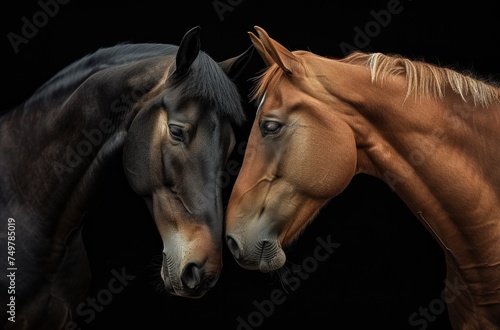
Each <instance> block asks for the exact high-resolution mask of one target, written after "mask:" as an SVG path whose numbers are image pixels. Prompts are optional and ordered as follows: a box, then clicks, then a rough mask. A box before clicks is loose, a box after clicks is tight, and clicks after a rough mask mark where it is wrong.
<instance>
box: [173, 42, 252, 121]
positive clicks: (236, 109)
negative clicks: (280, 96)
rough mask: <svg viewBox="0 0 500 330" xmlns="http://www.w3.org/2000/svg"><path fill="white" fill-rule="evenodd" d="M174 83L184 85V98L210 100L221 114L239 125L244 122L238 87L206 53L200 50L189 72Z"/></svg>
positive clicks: (211, 105)
mask: <svg viewBox="0 0 500 330" xmlns="http://www.w3.org/2000/svg"><path fill="white" fill-rule="evenodd" d="M173 83H174V86H175V85H182V88H180V90H181V93H182V98H184V99H198V100H201V101H203V102H208V105H209V106H210V107H212V108H215V111H218V112H219V115H221V116H226V117H229V118H230V119H231V120H232V121H233V122H234V123H236V124H237V125H242V124H243V123H244V121H245V113H244V111H243V107H242V105H241V99H240V94H239V92H238V89H237V87H236V86H235V85H234V83H233V82H232V81H231V79H229V77H228V76H227V75H226V74H225V73H224V71H223V70H222V69H221V68H220V66H219V65H218V64H217V63H216V62H215V61H213V60H212V59H211V58H210V57H209V56H208V55H207V54H206V53H204V52H202V51H200V53H199V55H198V57H197V58H196V60H195V62H194V63H193V65H192V66H191V67H190V70H189V73H188V74H187V75H186V76H183V77H182V79H180V80H179V81H178V82H176V81H174V82H173Z"/></svg>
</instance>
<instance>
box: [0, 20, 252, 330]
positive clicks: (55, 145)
mask: <svg viewBox="0 0 500 330" xmlns="http://www.w3.org/2000/svg"><path fill="white" fill-rule="evenodd" d="M200 46H201V45H200V27H194V28H192V29H191V30H189V31H188V32H187V33H186V34H185V35H184V37H183V38H182V40H181V42H180V44H179V45H170V44H149V43H146V44H121V45H117V46H114V47H109V48H103V49H100V50H98V51H96V52H95V53H93V54H90V55H88V56H85V57H84V58H82V59H80V60H79V61H76V62H75V63H73V64H71V65H69V66H68V67H66V68H65V69H63V70H62V71H60V72H59V73H57V74H56V75H55V76H54V77H53V78H52V79H50V80H49V81H48V82H47V83H46V84H44V85H43V86H42V87H40V88H39V89H38V90H37V91H36V92H35V93H34V95H33V96H32V97H31V98H29V99H28V100H26V102H23V103H22V104H20V105H19V106H18V107H16V108H14V109H11V110H10V111H7V112H5V113H4V114H3V115H2V116H1V117H0V219H1V221H0V222H1V228H0V243H1V244H0V245H1V246H2V260H3V261H4V262H5V264H3V266H2V271H1V272H0V275H1V280H0V283H1V284H2V285H1V287H2V290H1V293H0V301H1V303H2V309H4V311H3V312H2V317H1V321H2V324H1V325H0V326H1V328H3V329H50V330H55V329H70V328H71V329H75V328H76V324H74V321H73V320H75V319H76V318H77V317H78V316H82V314H83V313H82V310H81V304H82V303H83V302H84V301H85V296H86V294H87V288H88V287H89V284H90V273H89V271H90V268H89V264H88V260H87V254H86V251H85V246H84V245H83V241H82V227H83V225H84V223H82V219H83V218H84V214H85V212H86V210H87V209H88V208H89V206H90V205H91V204H90V203H91V202H92V201H93V200H92V197H93V196H94V195H95V194H96V193H98V192H99V189H100V188H101V183H102V181H103V180H102V179H103V178H104V177H103V176H104V175H106V174H107V173H110V171H117V170H120V169H116V168H112V167H111V165H110V163H111V164H116V162H115V161H112V160H114V159H116V157H119V158H122V164H123V170H124V173H125V176H126V178H127V180H128V183H129V184H130V186H131V188H132V189H133V190H134V192H136V193H137V194H138V195H140V196H141V197H143V198H144V202H145V203H146V204H147V206H148V208H149V210H150V213H151V216H152V218H153V219H154V222H155V223H156V226H157V228H158V232H159V234H160V237H161V240H162V242H163V253H162V255H163V264H162V266H161V270H159V275H161V278H162V280H163V283H164V287H165V291H166V292H168V293H170V294H173V295H178V296H182V297H189V298H200V297H202V296H203V295H204V294H205V293H206V292H207V291H208V290H209V289H210V288H212V287H213V286H214V285H215V284H216V282H217V280H218V278H219V274H220V271H221V267H222V247H223V246H224V241H223V221H224V217H223V215H224V213H223V204H222V189H221V186H220V184H219V175H220V173H221V171H222V170H223V167H224V164H225V162H226V160H227V158H228V156H229V154H230V153H231V151H232V148H233V147H234V145H235V135H234V131H233V128H234V126H237V125H241V124H242V123H243V121H244V120H245V115H244V112H243V105H242V103H241V98H240V94H239V92H238V89H237V86H236V85H235V82H234V81H233V79H235V78H236V77H237V76H238V75H239V73H240V72H241V70H242V69H243V68H244V67H245V66H246V63H247V62H248V60H249V58H250V56H251V54H252V52H253V46H250V47H249V48H248V50H247V51H245V52H244V53H242V54H241V55H239V56H235V57H233V58H230V59H227V60H224V61H221V62H216V61H215V60H214V59H212V58H211V57H210V56H209V55H208V54H206V53H205V52H203V51H202V50H201V48H200ZM117 193H119V192H117ZM124 207H128V206H127V205H124ZM137 220H138V221H152V220H151V219H137ZM110 221H116V224H117V235H119V231H120V219H110ZM126 243H127V242H123V244H126ZM137 248H138V249H139V248H141V247H140V246H137ZM158 252H160V251H158ZM7 261H8V262H9V264H8V266H7V267H6V265H7ZM117 274H118V276H120V278H125V279H127V271H126V269H125V270H123V269H122V270H120V271H118V273H117ZM159 277H160V276H159ZM12 283H15V285H14V286H13V285H12ZM113 292H114V291H113ZM6 306H7V313H6V312H5V308H6Z"/></svg>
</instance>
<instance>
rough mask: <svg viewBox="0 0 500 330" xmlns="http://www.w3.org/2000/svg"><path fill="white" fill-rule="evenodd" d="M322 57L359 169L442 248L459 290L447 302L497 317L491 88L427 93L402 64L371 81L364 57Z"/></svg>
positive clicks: (499, 109) (497, 193)
mask: <svg viewBox="0 0 500 330" xmlns="http://www.w3.org/2000/svg"><path fill="white" fill-rule="evenodd" d="M331 62H332V65H331V67H330V69H329V70H330V71H329V74H327V75H326V76H329V77H330V78H329V79H331V80H335V85H331V86H329V87H328V86H325V88H326V89H327V90H328V92H329V93H330V94H331V95H333V96H334V97H336V98H340V99H342V100H343V101H344V102H346V103H347V105H348V106H346V107H345V108H343V109H342V110H341V114H340V116H341V117H342V118H343V119H344V120H345V121H346V122H347V123H348V124H349V125H350V126H351V128H352V129H353V131H354V134H355V137H356V143H357V150H358V152H357V153H358V164H357V171H358V173H367V174H371V175H374V176H376V177H378V178H380V179H382V180H383V181H385V182H386V183H387V184H388V185H390V186H391V187H392V188H393V189H394V191H395V192H396V193H397V194H398V195H399V196H400V197H401V198H402V200H403V201H404V202H405V203H406V204H407V205H408V207H409V208H410V209H411V210H412V211H413V212H414V214H415V215H416V216H417V218H418V219H419V220H420V221H421V222H422V223H423V224H424V226H425V227H426V228H427V229H428V230H429V231H430V232H431V233H432V235H433V236H434V237H435V238H436V239H437V240H438V242H439V243H440V245H441V246H442V248H443V249H444V251H445V255H446V261H447V266H448V272H447V273H448V274H447V278H448V282H449V283H451V285H455V286H460V288H462V289H464V290H465V291H462V292H458V293H456V290H455V295H460V294H461V293H462V295H461V297H460V300H462V301H461V303H457V304H454V306H453V307H451V306H450V307H449V312H450V313H453V314H457V313H458V314H460V313H465V311H469V312H471V311H472V312H473V313H474V315H475V317H476V318H478V319H480V318H484V319H486V320H488V322H492V321H493V320H494V321H495V322H497V324H500V320H499V318H500V312H499V308H500V168H499V164H500V147H499V143H500V101H499V100H498V95H499V94H498V90H496V93H497V96H496V99H495V97H493V99H492V100H491V102H486V103H485V104H483V105H481V104H477V105H474V103H475V102H477V103H480V102H479V101H478V100H479V99H474V98H473V97H472V93H473V91H472V90H467V91H460V90H458V89H456V87H455V86H453V87H452V86H451V85H450V84H449V83H443V84H441V85H439V84H438V83H437V82H436V85H435V87H436V88H437V91H436V92H435V93H434V92H433V90H426V89H425V88H424V87H426V86H423V87H421V86H419V85H418V82H415V81H414V83H416V85H415V86H414V91H412V92H411V93H409V94H408V89H407V87H408V84H410V83H409V82H407V80H406V79H405V75H404V73H403V74H401V73H402V72H401V71H399V74H398V75H397V76H386V77H385V79H384V81H383V82H381V81H377V79H375V81H373V78H374V74H376V73H377V72H376V69H374V68H373V65H372V70H371V71H370V68H369V67H367V66H364V65H363V66H359V65H353V64H345V63H338V62H336V61H331ZM347 71H350V73H349V74H346V73H347ZM323 73H324V71H323ZM407 75H408V73H407ZM457 77H458V76H457ZM375 78H376V77H375ZM417 78H418V76H417V77H413V79H417ZM319 79H321V78H319ZM467 79H468V78H466V79H465V80H464V81H466V82H468V83H470V84H474V83H475V81H473V80H467ZM344 88H345V89H346V90H343V89H344ZM488 88H489V92H490V94H489V95H490V96H491V95H493V96H494V93H493V94H491V92H492V91H495V89H494V88H493V89H492V87H491V86H489V87H488ZM341 89H342V90H341ZM461 92H462V93H463V95H460V93H461ZM440 93H442V94H443V95H442V98H441V97H440V95H439V94H440ZM427 94H429V95H427ZM346 95H347V97H346ZM464 99H465V100H464ZM483 100H484V98H483ZM330 110H332V109H330ZM335 111H336V110H335ZM450 294H452V293H451V291H450ZM451 300H452V299H451V298H450V302H451ZM458 305H460V308H459V307H458ZM462 308H463V309H462ZM483 308H484V311H480V310H481V309H483ZM492 315H496V316H494V317H493V316H492ZM454 316H455V317H457V318H458V319H462V318H471V316H470V315H469V314H464V316H456V315H454ZM478 324H479V323H478Z"/></svg>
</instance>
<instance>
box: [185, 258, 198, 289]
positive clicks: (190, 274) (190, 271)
mask: <svg viewBox="0 0 500 330" xmlns="http://www.w3.org/2000/svg"><path fill="white" fill-rule="evenodd" d="M202 278H203V270H202V269H201V267H200V266H199V265H198V264H197V263H195V262H190V263H188V264H187V265H186V266H185V267H184V270H183V271H182V276H181V281H182V284H183V285H184V286H185V287H187V288H190V289H192V290H194V289H196V288H198V287H199V286H200V284H201V283H202Z"/></svg>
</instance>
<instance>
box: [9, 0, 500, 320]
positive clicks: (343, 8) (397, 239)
mask: <svg viewBox="0 0 500 330" xmlns="http://www.w3.org/2000/svg"><path fill="white" fill-rule="evenodd" d="M221 3H222V4H224V5H226V6H227V7H226V10H224V9H219V10H221V11H220V12H219V13H218V12H217V10H216V9H215V7H214V5H215V4H221ZM390 3H394V1H366V2H361V1H317V0H309V1H303V2H292V1H251V0H244V1H236V0H233V1H230V0H220V1H199V2H196V1H192V0H185V1H182V2H175V3H172V2H169V1H138V0H129V1H125V0H112V1H84V0H71V1H69V2H68V3H67V4H61V5H60V6H59V8H58V9H57V11H56V12H55V13H54V15H53V17H50V18H49V19H48V20H47V21H46V22H43V24H40V27H39V28H38V32H37V33H36V35H34V36H32V37H30V38H28V39H29V40H28V42H27V43H26V44H21V45H19V49H18V52H17V53H16V52H15V51H14V49H13V47H12V45H11V44H10V42H9V40H8V38H7V35H8V33H16V34H18V35H21V34H22V26H23V24H24V23H23V21H22V18H23V17H26V18H27V19H28V20H29V21H31V22H33V15H36V13H37V12H39V11H41V10H42V7H41V6H40V4H39V3H37V2H36V1H17V2H15V3H14V2H9V7H10V9H6V8H8V7H6V3H4V8H3V10H2V24H4V25H3V27H2V28H3V36H4V37H3V42H2V47H3V51H2V58H3V61H2V73H3V74H2V80H3V84H2V85H3V87H2V90H3V93H2V95H3V97H2V101H3V109H7V108H9V107H12V106H15V105H17V104H18V103H20V102H21V101H23V100H24V99H25V98H27V97H29V96H30V95H31V93H33V91H34V90H35V89H36V88H37V87H38V86H39V85H41V84H42V83H43V82H45V81H46V80H48V79H49V78H50V77H51V76H52V75H53V74H55V73H56V72H57V71H58V70H60V69H62V68H63V67H64V66H66V65H68V64H70V63H71V62H73V61H74V60H76V59H78V58H80V57H82V56H84V55H87V54H88V53H90V52H93V51H95V50H97V49H98V48H100V47H105V46H113V45H116V44H117V43H121V42H159V43H173V44H178V43H179V42H180V40H181V38H182V36H183V35H184V33H185V32H186V31H187V30H189V29H190V28H192V27H193V26H196V25H200V26H201V28H202V35H201V38H202V49H203V50H204V51H206V52H207V53H208V54H209V55H211V56H212V57H213V58H214V59H216V60H223V59H226V58H228V57H232V56H235V55H237V54H239V53H241V52H243V51H244V50H245V49H246V48H247V47H249V46H250V39H249V37H248V35H247V31H252V30H253V26H254V25H259V26H261V27H263V28H264V29H266V31H267V32H268V33H269V34H270V36H271V37H272V38H274V39H276V40H277V41H279V42H280V43H282V44H283V45H285V46H286V47H287V48H289V49H290V50H296V49H308V50H311V51H313V52H315V53H317V54H320V55H326V56H333V57H342V56H344V55H345V53H344V52H343V51H342V49H341V47H340V46H339V45H340V44H341V43H347V44H350V45H353V46H356V40H358V39H356V33H357V32H356V31H357V29H360V30H364V29H365V28H366V27H368V26H371V27H374V26H375V25H374V22H375V18H374V15H373V13H374V12H375V13H380V11H381V10H386V9H387V7H388V5H389V4H390ZM493 3H494V2H488V4H485V3H481V2H479V1H475V2H469V3H467V4H459V3H458V2H450V3H449V4H442V5H437V4H438V2H436V1H434V2H433V3H432V4H431V3H429V2H427V3H425V2H423V1H416V0H413V1H410V0H401V1H400V4H399V8H401V12H399V13H397V14H393V15H391V17H390V19H389V20H388V21H386V22H385V23H384V25H385V26H381V25H380V24H379V25H378V26H379V28H380V29H379V30H371V35H372V36H371V37H370V38H369V40H365V41H366V44H365V45H362V47H359V48H361V49H362V50H364V51H369V52H371V51H376V52H384V53H397V54H401V55H404V56H406V57H409V58H411V59H419V60H425V61H427V62H431V63H435V64H438V65H442V66H447V67H451V68H455V69H457V70H460V71H470V72H474V73H475V74H476V75H478V76H480V77H482V78H485V79H489V80H496V81H500V74H499V73H500V65H499V63H498V60H499V59H500V42H499V37H498V31H500V23H499V22H500V20H499V19H498V11H497V10H496V9H495V8H494V7H493V6H494V5H493ZM358 41H359V40H358ZM357 45H358V46H361V45H360V44H359V43H358V44H357ZM261 68H263V63H262V62H261V61H260V59H259V58H258V57H256V58H255V59H254V60H253V61H252V63H251V65H250V66H249V67H248V68H247V70H246V71H245V72H244V75H243V77H242V79H241V81H240V84H239V88H240V90H241V92H242V95H243V99H244V102H245V107H246V108H247V111H248V118H249V121H248V124H247V125H246V126H244V127H243V128H242V129H238V130H237V133H238V134H237V135H238V139H239V140H238V143H242V142H244V141H246V140H245V139H246V136H247V134H248V132H249V128H250V124H251V122H252V120H253V116H254V112H255V109H254V107H253V105H252V104H249V103H248V102H247V98H246V96H247V94H248V92H249V88H250V86H251V83H250V82H249V81H248V79H249V78H251V77H253V76H254V75H255V74H256V73H257V71H259V70H260V69H261ZM241 158H242V155H241V153H239V152H237V151H235V152H234V153H233V157H232V160H234V161H236V162H238V163H239V164H240V163H241ZM115 168H116V170H115V171H114V172H112V173H110V174H109V176H108V177H107V178H106V182H105V183H104V188H103V191H102V192H103V197H102V198H100V199H99V201H98V203H97V205H95V206H93V207H92V208H91V209H90V210H89V212H88V213H87V215H86V217H85V222H86V224H85V230H84V235H85V242H86V245H87V248H88V253H89V258H90V260H91V267H92V273H93V282H92V290H91V292H89V297H90V298H92V297H96V296H99V295H100V294H101V295H102V294H103V293H102V290H103V289H106V288H107V287H108V284H109V283H110V280H111V279H112V278H113V276H114V275H113V272H112V271H113V270H116V271H118V272H121V270H122V269H124V270H125V272H126V274H128V275H130V276H134V279H133V280H130V281H129V283H128V284H127V285H126V286H125V287H124V289H123V291H121V292H120V293H116V294H114V295H113V296H112V297H111V301H110V302H109V303H107V304H105V305H104V306H103V309H102V311H99V312H96V313H95V315H93V316H92V317H90V315H89V314H85V315H84V316H82V317H81V318H80V319H79V320H78V324H79V326H80V328H81V329H111V328H112V329H122V328H127V329H129V328H142V329H157V328H158V329H162V328H165V329H169V328H177V327H179V328H181V327H182V328H187V329H195V328H198V327H202V326H210V327H215V328H219V329H236V328H237V327H238V325H239V324H240V320H241V319H243V320H245V321H246V322H247V323H248V324H249V325H251V327H252V328H254V329H272V328H276V327H277V326H279V327H283V328H285V327H290V326H294V328H303V327H304V328H305V327H307V328H309V329H319V328H330V329H366V328H382V329H424V328H425V327H424V326H423V323H418V324H411V323H410V322H409V317H410V315H411V314H412V313H414V312H418V310H419V308H421V307H423V308H428V307H430V305H431V306H433V307H434V311H436V309H435V308H438V307H441V306H442V305H441V304H440V301H439V299H440V295H441V291H442V290H443V287H444V282H443V281H444V276H445V270H444V264H443V262H444V260H443V253H442V251H441V250H440V248H439V247H438V245H437V243H436V242H435V241H434V240H433V238H432V237H431V236H430V234H429V233H427V232H426V231H425V229H424V228H423V226H422V225H421V224H420V223H419V222H418V221H417V219H416V218H415V217H414V216H413V215H412V214H411V213H410V212H409V210H408V209H407V208H406V206H405V205H404V204H403V203H402V202H401V200H400V199H399V198H398V197H397V196H396V195H395V194H394V193H393V192H392V191H391V189H390V188H389V187H388V186H387V185H385V184H384V183H383V182H381V181H380V180H378V179H375V178H372V177H368V176H365V175H359V176H356V177H355V178H354V179H353V180H352V182H351V184H350V185H349V186H348V188H347V189H346V190H345V191H344V192H343V193H342V194H341V195H340V196H338V197H336V198H335V199H334V200H332V202H331V203H330V204H329V205H328V206H327V207H326V208H325V209H324V210H322V212H321V213H320V214H319V216H318V218H317V219H316V220H315V221H314V222H313V223H312V224H311V225H310V226H309V227H308V228H307V230H306V231H305V232H304V233H303V235H302V236H301V237H300V238H299V240H298V241H297V242H296V243H295V244H294V245H293V246H291V247H290V248H288V250H287V253H288V254H287V255H288V263H287V266H288V267H292V265H294V264H295V265H303V266H309V272H307V278H302V279H301V280H300V281H299V284H300V285H299V286H298V287H295V290H290V289H289V288H288V289H287V288H286V286H283V285H282V284H281V282H280V280H279V277H278V275H277V274H276V273H275V274H262V273H259V272H253V271H248V270H244V269H241V268H239V267H238V266H237V265H236V263H235V262H234V261H233V259H232V257H231V256H230V255H229V253H228V251H227V250H225V251H224V253H225V255H224V268H223V270H222V274H221V277H220V279H219V281H218V283H217V285H216V286H215V287H214V288H213V289H212V290H211V291H210V292H208V293H207V294H206V295H205V296H204V297H203V298H201V299H187V298H180V297H174V296H170V295H167V294H165V292H164V291H162V290H161V289H160V287H161V285H160V280H159V267H160V262H161V261H160V254H161V250H162V243H161V240H160V237H159V235H158V233H157V231H156V227H155V226H154V224H153V221H152V220H151V217H150V216H149V214H148V212H147V210H146V208H145V206H144V205H143V202H142V200H140V199H139V198H138V197H137V196H135V195H134V194H133V193H132V191H131V190H130V188H129V187H128V186H127V183H126V181H125V179H124V176H123V172H122V169H121V164H120V163H119V162H117V164H116V166H115ZM230 179H231V181H230V183H229V184H228V185H227V186H226V187H224V194H225V196H226V197H228V196H229V193H230V189H231V186H232V183H233V182H234V179H235V177H234V176H231V177H230ZM457 179H459V178H457ZM226 201H227V199H226ZM328 236H330V237H331V240H332V241H334V242H337V243H339V244H340V246H339V247H338V248H337V249H335V251H334V253H333V254H332V255H330V257H329V258H328V259H327V260H326V261H322V262H318V263H317V264H314V265H313V266H314V267H312V268H311V264H304V263H305V262H306V261H310V260H311V259H310V258H311V256H312V254H313V251H314V249H315V248H316V247H317V246H318V242H317V241H316V239H317V238H318V237H321V238H324V239H326V237H328ZM273 290H279V291H280V292H282V293H283V297H285V299H286V300H285V301H284V302H283V303H281V304H273V305H270V304H269V303H266V301H269V299H270V297H271V292H273ZM256 305H261V306H266V309H265V310H259V308H258V307H256ZM271 306H272V307H271ZM435 314H437V315H435V319H433V320H432V322H430V321H429V322H426V324H425V326H426V328H427V329H449V322H448V319H447V313H446V310H439V311H438V312H437V313H435ZM417 319H418V320H423V318H422V317H418V318H417ZM175 324H177V325H175ZM243 329H245V328H243ZM247 329H250V327H247Z"/></svg>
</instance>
